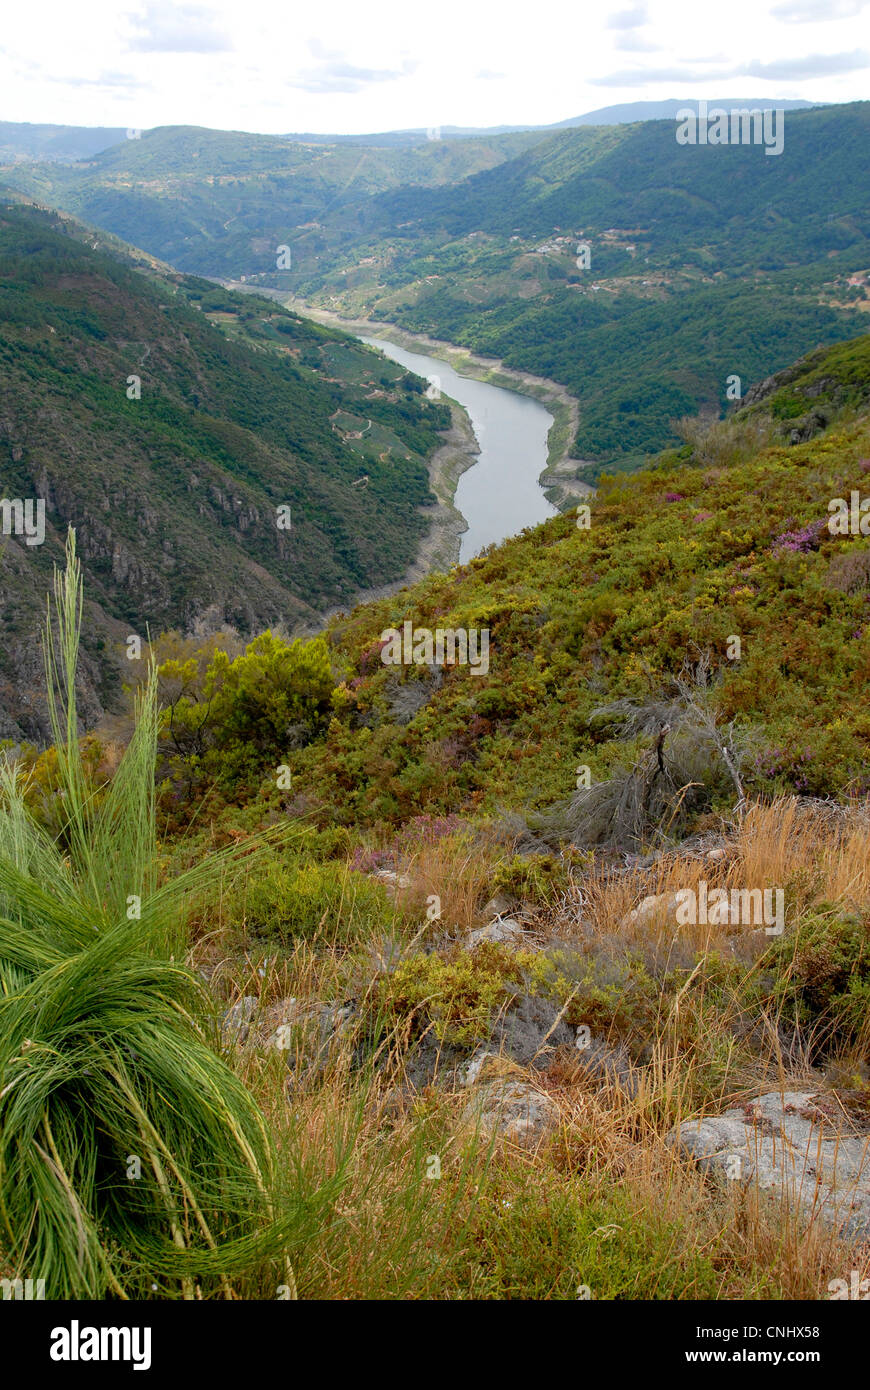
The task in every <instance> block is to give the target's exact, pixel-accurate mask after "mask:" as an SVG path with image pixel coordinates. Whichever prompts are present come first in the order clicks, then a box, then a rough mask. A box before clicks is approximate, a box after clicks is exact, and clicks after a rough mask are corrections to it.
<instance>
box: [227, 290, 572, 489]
mask: <svg viewBox="0 0 870 1390" xmlns="http://www.w3.org/2000/svg"><path fill="white" fill-rule="evenodd" d="M242 288H244V287H242ZM282 302H283V303H284V305H285V307H286V308H288V309H292V310H293V311H294V313H297V314H303V315H304V316H305V317H306V318H311V319H314V320H315V322H318V323H325V324H328V325H329V326H330V327H332V328H340V329H342V330H343V331H344V332H345V333H354V334H357V335H359V334H363V333H364V334H365V335H366V336H367V337H370V338H383V339H385V340H386V341H387V342H390V343H395V345H396V346H397V347H402V348H405V349H407V351H409V352H421V353H425V354H426V355H427V356H429V357H437V358H438V359H440V361H442V362H447V363H448V364H449V365H450V366H451V367H452V368H453V370H454V371H455V372H458V373H459V374H460V376H468V377H473V378H474V380H476V381H484V382H486V383H487V384H488V385H490V386H502V387H504V388H505V390H508V391H516V392H517V393H518V394H519V395H522V396H532V397H533V398H534V399H535V400H537V401H540V403H541V404H542V405H544V406H546V408H547V409H548V410H549V411H550V413H551V414H552V416H553V425H552V428H551V429H550V433H549V436H548V439H547V466H546V468H545V469H544V470H543V472H542V473H541V474H540V475H539V478H538V481H539V483H540V486H541V488H542V489H543V491H544V493H545V495H546V497H547V498H548V500H549V501H550V502H552V503H553V506H554V507H556V508H558V510H559V511H566V510H567V509H568V508H569V507H570V506H572V505H573V504H574V503H575V502H576V501H577V500H578V499H579V498H582V497H587V496H589V494H590V493H592V492H594V491H595V489H594V488H591V487H590V486H589V485H588V483H584V482H581V481H580V480H579V479H578V478H577V477H576V476H575V475H576V471H577V469H578V468H580V467H582V466H583V465H584V464H585V463H588V462H589V460H588V459H586V460H584V459H577V458H574V457H573V455H572V453H571V447H572V444H573V442H574V440H575V439H576V437H577V430H578V429H579V424H580V406H579V402H578V401H577V399H576V397H575V396H572V395H571V394H570V393H569V392H568V391H566V389H565V387H564V386H561V385H560V384H559V382H557V381H550V380H549V378H547V377H539V376H532V374H531V373H530V372H521V371H517V370H516V369H515V368H513V367H506V366H505V364H504V363H503V362H502V361H501V359H500V358H495V357H480V356H478V355H477V354H476V353H473V352H470V351H469V350H468V349H467V348H462V347H457V346H456V345H455V344H454V343H448V342H445V341H444V340H443V339H441V338H430V337H428V335H427V334H424V333H408V332H407V331H406V330H405V329H404V328H400V327H399V325H398V324H395V323H384V322H383V321H381V320H380V319H348V318H342V316H341V315H340V314H336V313H333V312H332V311H331V310H329V309H321V308H319V307H315V306H314V305H310V304H308V303H307V302H306V301H304V300H301V299H295V298H294V297H293V296H287V297H285V298H284V299H283V301H282ZM458 476H459V475H457V477H458Z"/></svg>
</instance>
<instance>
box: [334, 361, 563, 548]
mask: <svg viewBox="0 0 870 1390" xmlns="http://www.w3.org/2000/svg"><path fill="white" fill-rule="evenodd" d="M360 336H361V338H362V341H363V342H364V343H368V344H369V345H370V346H371V347H377V348H380V349H381V350H382V351H383V352H384V353H385V354H386V356H387V357H391V358H392V359H393V361H394V362H399V363H401V365H402V366H403V367H407V368H408V370H409V371H412V372H416V373H417V374H418V376H422V377H426V378H427V379H428V380H429V381H430V382H433V385H435V386H437V387H438V389H439V390H440V391H441V392H442V393H443V394H444V395H447V396H452V398H453V399H454V400H455V401H458V402H459V404H460V405H461V406H463V408H464V409H465V410H466V411H467V412H468V415H469V418H470V420H471V424H472V427H473V429H474V433H475V435H476V437H477V442H478V444H479V445H480V457H479V459H478V460H477V462H476V463H475V464H474V465H473V466H472V467H471V468H469V469H467V470H466V472H465V473H463V475H462V477H461V478H460V479H459V486H458V487H457V489H456V498H455V501H454V505H455V507H456V509H457V511H460V512H461V513H462V515H463V516H464V517H465V520H466V521H467V522H468V530H467V531H466V532H465V534H464V535H463V537H462V544H461V549H460V552H459V558H460V561H461V562H462V563H463V564H464V563H465V561H466V560H470V559H472V557H473V556H475V555H477V554H478V552H479V551H480V550H482V549H483V547H484V546H485V545H490V544H491V543H492V542H493V541H496V542H497V541H503V540H504V539H505V538H506V537H507V536H515V535H516V534H517V532H519V531H522V529H523V527H524V526H535V525H537V523H538V522H539V521H545V520H546V518H547V517H548V516H555V514H556V508H555V507H554V506H552V505H551V504H550V503H549V502H548V501H547V499H546V497H545V496H544V494H543V492H542V491H541V489H540V488H539V486H538V476H539V475H540V473H541V472H542V471H543V469H544V468H545V467H546V466H547V434H548V432H549V429H550V426H551V425H552V423H553V417H552V415H551V414H550V412H549V411H548V410H545V409H544V407H543V406H542V405H541V404H540V402H538V401H536V400H533V399H532V398H531V397H530V396H521V395H519V394H518V393H517V392H516V391H506V390H504V389H503V387H501V386H489V385H488V384H487V383H486V382H485V381H475V379H474V378H473V377H469V376H460V375H459V373H458V372H456V371H454V369H453V368H452V367H451V366H449V365H448V363H446V362H441V361H440V360H439V359H438V358H435V357H425V356H423V355H422V354H421V353H418V352H408V351H407V350H406V349H405V348H401V347H396V345H395V344H394V343H389V342H387V341H386V340H385V339H383V338H367V337H364V336H363V335H360Z"/></svg>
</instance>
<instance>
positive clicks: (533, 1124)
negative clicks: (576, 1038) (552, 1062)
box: [462, 1080, 559, 1148]
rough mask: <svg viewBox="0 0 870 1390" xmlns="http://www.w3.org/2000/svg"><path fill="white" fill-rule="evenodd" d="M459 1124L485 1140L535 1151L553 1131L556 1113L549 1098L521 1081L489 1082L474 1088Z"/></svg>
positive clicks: (556, 1108)
mask: <svg viewBox="0 0 870 1390" xmlns="http://www.w3.org/2000/svg"><path fill="white" fill-rule="evenodd" d="M462 1122H463V1124H465V1125H467V1126H470V1127H473V1128H474V1129H475V1130H476V1131H477V1132H478V1133H479V1134H480V1135H482V1136H483V1137H485V1138H490V1137H492V1136H498V1137H499V1138H503V1139H507V1140H508V1141H510V1142H511V1143H514V1144H519V1145H521V1146H522V1147H523V1148H536V1147H537V1145H538V1144H539V1143H540V1142H541V1140H542V1139H545V1138H546V1137H547V1135H548V1134H550V1133H552V1131H553V1130H554V1129H555V1128H556V1126H557V1124H558V1122H559V1110H558V1107H557V1106H556V1104H555V1102H554V1101H553V1100H551V1099H550V1097H549V1096H546V1095H544V1094H543V1093H542V1092H541V1091H536V1090H535V1088H534V1087H533V1086H529V1085H527V1083H526V1082H524V1081H512V1080H504V1081H490V1082H488V1083H486V1084H485V1085H482V1086H478V1087H476V1088H475V1090H474V1092H473V1094H472V1098H471V1100H470V1101H469V1102H468V1104H467V1105H466V1107H465V1109H464V1110H463V1112H462Z"/></svg>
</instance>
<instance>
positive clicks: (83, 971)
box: [0, 532, 292, 1298]
mask: <svg viewBox="0 0 870 1390" xmlns="http://www.w3.org/2000/svg"><path fill="white" fill-rule="evenodd" d="M55 607H56V623H55V624H54V625H53V623H52V613H51V605H49V617H48V622H47V625H46V636H45V660H46V675H47V681H48V697H49V709H50V714H51V719H52V726H53V730H54V736H55V743H56V747H57V756H58V776H59V783H60V792H61V797H60V799H61V801H62V803H63V806H64V808H65V822H64V825H63V834H62V837H61V839H60V841H55V840H53V839H52V838H51V837H50V836H49V835H48V833H47V832H46V831H45V830H44V829H42V828H41V827H40V826H39V825H38V824H37V822H36V821H35V819H34V817H33V814H32V813H31V812H30V811H29V810H28V807H27V804H26V801H25V795H24V788H23V786H22V783H21V779H20V776H19V774H18V772H17V770H16V769H15V768H12V767H6V768H5V769H4V771H3V774H2V783H0V792H2V799H0V1245H2V1247H3V1249H4V1256H5V1258H6V1259H7V1261H8V1262H10V1263H11V1264H12V1266H13V1267H14V1268H15V1270H16V1273H17V1275H18V1277H21V1276H26V1277H30V1278H35V1279H40V1278H43V1279H44V1280H45V1284H46V1289H47V1292H48V1295H49V1297H52V1298H100V1297H103V1296H106V1295H115V1296H118V1297H122V1298H124V1297H146V1296H151V1294H152V1293H153V1292H154V1291H155V1290H157V1291H159V1293H160V1294H161V1295H163V1296H164V1297H172V1296H178V1295H179V1293H181V1294H183V1295H184V1296H185V1297H194V1296H195V1295H196V1294H197V1293H199V1294H201V1295H202V1296H203V1297H208V1296H210V1295H218V1296H219V1295H220V1294H221V1292H223V1294H224V1295H225V1296H230V1293H231V1290H230V1286H229V1283H228V1280H229V1278H230V1277H231V1276H232V1275H233V1274H234V1273H236V1272H238V1271H241V1270H245V1271H249V1270H250V1269H251V1268H252V1266H256V1265H257V1264H258V1262H259V1263H262V1261H263V1260H265V1259H267V1258H273V1257H274V1258H275V1259H276V1260H277V1259H278V1258H279V1257H280V1256H281V1253H282V1248H283V1243H284V1242H283V1239H282V1235H281V1231H280V1229H279V1227H278V1225H277V1224H276V1223H275V1221H274V1219H273V1215H272V1208H271V1200H270V1190H271V1188H272V1183H273V1152H272V1145H271V1141H270V1138H269V1136H268V1133H267V1130H266V1126H265V1123H264V1121H263V1119H262V1117H261V1115H260V1113H259V1111H258V1109H257V1106H256V1105H255V1103H254V1101H253V1099H252V1097H251V1095H250V1094H249V1092H248V1091H247V1090H246V1089H245V1087H244V1085H243V1084H242V1082H241V1081H240V1080H239V1079H238V1078H236V1077H235V1076H234V1075H233V1074H232V1072H231V1071H230V1070H229V1069H228V1067H227V1066H226V1064H225V1063H224V1062H223V1061H221V1059H220V1058H219V1057H218V1056H217V1055H216V1053H215V1052H214V1051H213V1049H212V1048H211V1047H210V1046H209V1043H208V1041H207V1037H206V1034H205V1032H204V1030H203V1026H202V1025H201V1023H200V1022H199V1018H200V1017H205V1016H206V1015H207V1014H208V1012H209V1008H208V1004H207V1001H206V999H205V997H204V995H203V991H202V985H201V984H200V983H199V982H198V980H197V978H196V976H194V975H193V974H192V973H191V972H190V971H188V970H187V969H186V968H184V966H183V965H182V964H181V963H180V961H179V959H178V955H179V953H180V951H181V949H182V946H183V927H184V921H185V916H186V911H187V907H188V904H189V903H190V902H192V901H193V900H194V898H195V897H196V896H197V895H198V894H201V893H202V892H203V890H204V889H206V888H208V887H209V885H210V884H211V883H212V882H213V880H214V879H215V877H216V875H217V876H219V875H220V874H223V873H224V872H225V871H226V867H227V858H226V856H213V857H212V858H211V859H210V860H203V861H201V862H200V863H199V864H198V865H197V866H195V867H194V868H193V869H191V870H190V871H189V872H188V873H186V874H182V875H180V876H179V877H177V878H175V879H172V880H170V881H168V882H165V883H163V884H158V882H157V874H156V835H155V815H154V759H155V748H156V738H157V723H158V714H157V705H156V681H155V677H154V673H153V671H152V673H151V676H150V679H149V680H147V681H146V682H145V683H144V685H143V687H142V691H141V694H140V697H139V701H138V708H137V718H136V729H135V733H134V735H133V738H132V740H131V742H130V744H129V746H128V748H127V750H126V753H125V755H124V757H123V760H122V761H121V763H120V766H119V767H118V770H117V772H116V774H115V777H114V779H113V780H112V782H111V785H110V786H109V787H108V790H107V791H106V792H105V795H104V796H102V798H101V799H99V800H97V799H95V798H94V797H92V796H91V795H90V793H89V791H88V787H87V782H86V779H85V775H84V770H83V766H82V758H81V752H80V748H79V743H78V738H77V720H76V703H75V670H76V661H77V654H78V641H79V631H80V619H81V607H82V590H81V578H80V570H79V566H78V562H77V559H76V554H75V539H74V533H72V532H71V533H70V537H69V540H68V543H67V566H66V572H65V575H63V576H60V575H57V576H56V577H55ZM55 629H56V630H55ZM278 1267H279V1266H277V1265H276V1269H277V1268H278ZM281 1273H282V1277H283V1279H284V1282H287V1281H288V1280H289V1281H290V1283H291V1284H292V1275H290V1274H287V1273H285V1272H284V1269H283V1266H281ZM277 1282H278V1280H277V1278H276V1279H275V1283H277Z"/></svg>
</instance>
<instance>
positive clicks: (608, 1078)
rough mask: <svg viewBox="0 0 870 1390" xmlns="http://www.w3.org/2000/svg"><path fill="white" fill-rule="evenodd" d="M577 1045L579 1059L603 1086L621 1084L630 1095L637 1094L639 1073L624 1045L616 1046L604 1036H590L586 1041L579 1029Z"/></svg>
mask: <svg viewBox="0 0 870 1390" xmlns="http://www.w3.org/2000/svg"><path fill="white" fill-rule="evenodd" d="M581 1043H585V1046H581ZM575 1047H576V1048H577V1053H576V1056H577V1060H578V1061H579V1062H580V1064H581V1066H582V1067H584V1069H585V1070H586V1071H587V1072H588V1073H589V1075H590V1076H592V1077H594V1078H595V1080H596V1081H599V1082H601V1084H602V1085H603V1086H606V1085H607V1084H611V1085H615V1086H619V1087H621V1089H622V1090H623V1091H625V1092H626V1093H627V1094H628V1095H630V1096H633V1095H635V1093H636V1091H637V1075H636V1072H635V1069H634V1067H633V1066H632V1064H631V1058H630V1057H629V1055H628V1052H627V1050H626V1049H625V1048H624V1047H622V1046H621V1045H620V1046H617V1047H614V1046H612V1045H611V1044H610V1043H607V1042H605V1041H604V1039H603V1038H590V1039H589V1040H588V1042H586V1041H585V1038H584V1037H583V1035H582V1034H580V1030H579V1029H578V1037H577V1038H576V1039H575Z"/></svg>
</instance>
